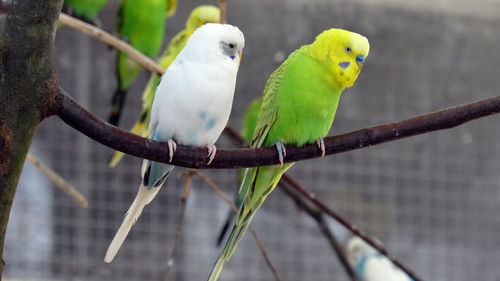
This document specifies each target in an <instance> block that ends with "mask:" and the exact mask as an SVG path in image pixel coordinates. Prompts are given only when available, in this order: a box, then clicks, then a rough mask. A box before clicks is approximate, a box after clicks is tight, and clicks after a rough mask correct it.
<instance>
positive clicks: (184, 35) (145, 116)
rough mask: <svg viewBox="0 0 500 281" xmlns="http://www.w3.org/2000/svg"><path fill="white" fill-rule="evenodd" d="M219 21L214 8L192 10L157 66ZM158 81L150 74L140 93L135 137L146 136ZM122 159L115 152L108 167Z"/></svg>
mask: <svg viewBox="0 0 500 281" xmlns="http://www.w3.org/2000/svg"><path fill="white" fill-rule="evenodd" d="M219 21H220V10H219V8H217V7H216V6H212V5H203V6H198V7H196V8H195V9H193V11H192V12H191V14H189V17H188V20H187V21H186V28H185V29H183V30H182V31H181V32H179V33H177V35H175V36H174V38H172V40H170V43H169V44H168V47H167V48H166V49H165V51H164V52H163V54H162V55H161V58H160V60H159V61H158V64H159V65H160V66H161V67H163V68H164V69H165V70H166V69H167V68H168V67H169V66H170V64H171V63H172V62H173V61H174V59H175V58H176V57H177V55H178V54H179V53H180V52H181V50H182V49H184V46H186V42H187V40H188V38H189V36H191V34H193V32H194V31H195V30H196V29H197V28H198V27H200V26H202V25H204V24H205V23H208V22H212V23H218V22H219ZM159 81H160V76H159V75H158V74H156V73H152V74H151V77H150V78H149V81H148V83H147V84H146V87H145V88H144V91H143V93H142V111H141V115H140V117H139V120H137V122H136V123H135V124H134V126H133V127H132V129H131V130H130V132H132V133H134V134H136V135H140V136H142V137H144V138H145V137H147V136H148V127H147V124H149V118H150V114H151V106H152V105H153V100H154V97H155V92H156V87H157V86H158V82H159ZM122 157H123V152H120V151H116V152H115V153H114V154H113V156H112V157H111V159H110V160H109V166H110V167H115V166H116V165H117V164H118V162H120V160H121V159H122Z"/></svg>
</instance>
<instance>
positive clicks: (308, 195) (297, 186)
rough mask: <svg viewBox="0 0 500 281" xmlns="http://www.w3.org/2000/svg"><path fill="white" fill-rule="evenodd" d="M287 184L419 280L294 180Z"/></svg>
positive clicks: (417, 279) (415, 278)
mask: <svg viewBox="0 0 500 281" xmlns="http://www.w3.org/2000/svg"><path fill="white" fill-rule="evenodd" d="M287 183H288V184H290V185H291V186H292V187H293V188H294V189H295V190H296V191H297V192H299V193H300V194H302V195H303V196H304V197H306V198H307V199H309V200H311V202H313V203H314V204H315V205H316V206H318V208H320V209H321V211H323V212H324V213H325V214H327V215H329V216H331V217H332V218H334V219H335V220H336V221H338V222H339V223H340V224H342V225H343V226H345V227H346V228H347V229H349V230H350V231H351V232H352V233H354V234H355V235H357V236H359V237H360V238H361V239H363V240H365V242H366V243H368V244H370V245H371V246H372V247H374V248H375V249H377V251H379V252H380V253H381V254H382V255H384V256H386V257H387V258H388V259H389V260H391V261H392V262H393V263H394V264H395V265H396V266H397V267H399V268H401V270H403V271H404V272H406V274H408V276H410V277H411V278H412V279H413V280H414V281H420V280H422V279H420V278H419V277H418V276H417V275H415V273H414V272H413V271H411V270H410V269H409V268H408V267H406V266H405V265H404V264H402V263H401V262H400V261H398V260H396V259H395V258H393V257H392V256H390V255H389V253H388V252H387V250H386V249H385V248H384V247H382V246H381V245H380V243H377V242H376V241H375V240H373V239H372V238H371V237H370V236H368V235H366V234H364V233H363V232H362V231H361V230H359V229H358V228H357V227H356V226H354V225H353V224H351V223H350V222H349V221H348V220H347V219H345V218H343V217H342V216H341V215H339V214H338V213H337V212H335V211H333V210H332V209H330V208H329V207H328V206H327V205H326V204H325V203H323V202H321V200H319V199H317V198H316V197H315V196H314V194H312V193H310V192H309V191H307V190H306V189H304V188H302V186H300V184H299V183H298V182H296V181H295V180H293V179H291V178H288V180H287Z"/></svg>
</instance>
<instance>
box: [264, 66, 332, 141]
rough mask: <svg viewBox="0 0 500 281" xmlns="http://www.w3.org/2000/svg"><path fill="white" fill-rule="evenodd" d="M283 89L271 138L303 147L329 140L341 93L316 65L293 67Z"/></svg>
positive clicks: (281, 88)
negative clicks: (319, 140) (307, 144)
mask: <svg viewBox="0 0 500 281" xmlns="http://www.w3.org/2000/svg"><path fill="white" fill-rule="evenodd" d="M287 71H288V72H287V73H285V76H286V78H285V79H284V81H283V82H282V84H281V85H280V89H279V92H278V95H277V102H278V104H279V109H278V117H277V120H276V123H275V124H274V125H273V127H272V128H271V130H270V132H269V134H270V138H273V139H274V140H272V141H267V142H270V143H272V142H274V141H280V142H283V143H286V144H293V145H298V146H301V145H304V144H306V143H313V142H315V141H316V140H317V139H318V138H321V137H324V136H326V134H327V133H328V131H329V130H330V127H331V126H332V123H333V119H334V117H335V113H336V111H337V106H338V102H339V98H340V93H341V91H340V90H339V89H337V88H336V87H335V85H332V83H331V80H330V79H329V76H328V74H327V73H325V71H324V69H323V68H322V67H321V66H318V65H316V64H314V62H308V61H306V62H305V63H303V66H302V68H301V69H300V68H299V69H295V68H294V66H293V65H292V66H291V68H290V69H289V70H287Z"/></svg>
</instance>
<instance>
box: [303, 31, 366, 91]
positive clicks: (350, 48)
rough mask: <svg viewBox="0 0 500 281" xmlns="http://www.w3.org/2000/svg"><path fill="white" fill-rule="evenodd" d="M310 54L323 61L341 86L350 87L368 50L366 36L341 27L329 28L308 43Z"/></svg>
mask: <svg viewBox="0 0 500 281" xmlns="http://www.w3.org/2000/svg"><path fill="white" fill-rule="evenodd" d="M308 49H309V53H310V56H311V57H313V58H314V59H316V60H318V61H320V62H321V63H324V64H325V66H326V67H327V68H328V69H329V70H330V71H331V72H332V73H333V79H334V80H335V81H336V82H337V83H339V84H340V86H341V87H342V88H346V87H351V86H352V85H353V84H354V81H356V78H358V74H359V72H360V71H361V67H362V66H363V62H364V61H365V59H366V57H367V56H368V52H369V51H370V44H369V43H368V39H366V37H364V36H362V35H360V34H358V33H354V32H350V31H347V30H343V29H335V28H332V29H329V30H326V31H324V32H322V33H321V34H320V35H318V36H317V37H316V40H315V41H314V42H313V43H312V44H311V45H309V48H308Z"/></svg>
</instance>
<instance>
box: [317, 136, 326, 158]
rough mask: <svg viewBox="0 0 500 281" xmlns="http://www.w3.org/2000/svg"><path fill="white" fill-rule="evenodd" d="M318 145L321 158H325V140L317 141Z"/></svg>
mask: <svg viewBox="0 0 500 281" xmlns="http://www.w3.org/2000/svg"><path fill="white" fill-rule="evenodd" d="M316 144H317V145H318V147H319V149H321V157H324V156H325V142H324V141H323V138H319V139H317V140H316Z"/></svg>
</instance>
